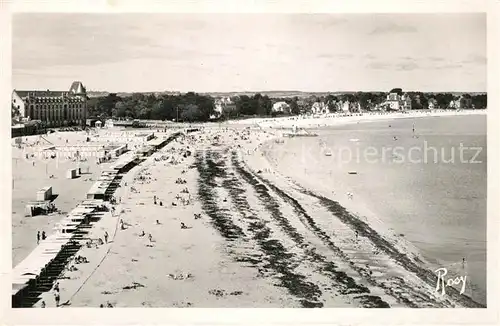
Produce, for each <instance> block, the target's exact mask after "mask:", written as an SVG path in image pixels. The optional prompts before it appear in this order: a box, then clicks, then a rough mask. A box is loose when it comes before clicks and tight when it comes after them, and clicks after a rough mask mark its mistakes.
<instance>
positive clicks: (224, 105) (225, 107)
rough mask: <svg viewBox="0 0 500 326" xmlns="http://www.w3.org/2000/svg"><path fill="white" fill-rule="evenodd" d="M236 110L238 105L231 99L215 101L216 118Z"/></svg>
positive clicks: (223, 98)
mask: <svg viewBox="0 0 500 326" xmlns="http://www.w3.org/2000/svg"><path fill="white" fill-rule="evenodd" d="M234 110H236V104H235V103H234V102H233V100H231V98H230V97H222V98H219V99H216V100H215V103H214V111H215V117H220V116H221V115H222V114H224V113H229V112H231V111H234Z"/></svg>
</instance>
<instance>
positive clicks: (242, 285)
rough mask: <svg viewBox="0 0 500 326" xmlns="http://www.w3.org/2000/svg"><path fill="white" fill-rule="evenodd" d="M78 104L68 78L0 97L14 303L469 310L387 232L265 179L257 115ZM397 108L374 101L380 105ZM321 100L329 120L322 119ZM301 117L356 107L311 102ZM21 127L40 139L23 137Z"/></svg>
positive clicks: (265, 122)
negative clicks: (8, 102)
mask: <svg viewBox="0 0 500 326" xmlns="http://www.w3.org/2000/svg"><path fill="white" fill-rule="evenodd" d="M88 101H89V98H88V96H87V95H86V89H85V87H84V86H83V84H82V83H81V82H74V83H73V84H72V85H71V87H70V89H69V91H68V92H65V91H63V92H52V91H47V92H43V91H14V92H13V106H17V107H16V108H17V110H18V112H19V116H18V117H17V120H18V123H20V124H21V125H22V127H18V128H17V129H19V130H21V129H22V130H21V131H16V132H17V133H15V132H14V128H13V135H12V136H13V138H12V155H13V179H12V192H13V229H14V231H15V232H14V234H15V236H13V272H12V274H13V279H12V306H13V307H40V308H46V307H47V308H48V307H71V306H78V307H79V306H89V307H101V308H111V307H140V306H143V307H228V306H229V307H237V306H253V307H255V306H262V307H283V306H286V307H328V306H346V307H347V306H351V307H462V306H465V307H470V306H477V305H478V304H477V303H475V302H474V301H472V300H469V299H468V298H467V297H464V296H461V295H460V294H459V292H458V291H457V290H455V289H450V290H448V293H449V295H448V296H447V297H439V296H434V295H432V294H431V293H433V289H434V287H435V275H433V274H432V273H431V272H429V271H428V270H426V269H424V268H423V267H422V266H421V265H420V264H419V263H418V262H419V259H421V258H419V256H418V253H416V252H414V251H412V248H410V247H408V245H407V244H406V243H405V242H404V241H403V240H402V239H401V238H398V237H397V236H396V235H394V234H390V233H387V232H385V231H383V230H382V229H377V227H376V225H370V224H368V223H365V222H362V221H361V220H358V219H357V218H356V217H355V216H354V215H352V214H350V213H348V212H347V211H345V210H343V208H342V207H341V206H340V205H339V203H338V202H336V201H333V200H330V199H328V198H327V197H325V196H324V195H320V194H314V193H311V192H308V191H307V190H306V189H303V188H301V187H299V186H297V185H295V184H293V183H291V182H290V181H289V180H288V179H287V178H285V177H284V176H282V175H281V174H280V173H278V172H277V170H276V169H274V168H273V165H272V164H270V162H269V161H267V160H266V159H265V148H266V146H280V144H282V143H283V136H284V132H283V130H281V129H280V128H275V127H274V126H273V125H272V124H271V123H270V121H271V120H272V118H271V120H269V119H262V120H261V122H258V121H257V122H256V121H254V120H248V121H245V120H240V121H238V122H234V123H232V122H230V121H229V122H225V123H201V122H184V123H181V122H171V121H150V122H148V121H146V122H144V121H141V124H134V122H136V121H133V122H130V121H123V120H120V119H112V118H107V119H102V118H98V117H91V116H89V112H88V106H87V105H88ZM214 103H215V111H216V112H219V113H220V112H224V111H225V110H230V109H232V108H234V107H235V104H234V102H233V100H232V99H231V98H219V99H216V100H215V102H214ZM411 103H412V101H411V98H410V97H409V96H408V95H406V94H399V93H389V94H388V95H387V97H386V100H384V101H383V103H382V104H380V108H382V107H383V108H384V111H385V110H393V111H397V112H398V113H400V114H403V113H402V112H406V111H409V110H411V109H412V106H411V105H412V104H411ZM430 103H431V104H432V102H430ZM451 105H452V103H450V106H451ZM332 106H334V107H335V108H336V109H335V111H336V112H341V113H342V114H337V115H334V116H330V117H328V115H331V114H332V113H331V110H332V109H331V107H332ZM470 107H471V102H470V99H467V98H465V97H459V98H458V99H456V100H454V101H453V108H454V109H465V108H470ZM289 110H290V105H289V104H288V103H287V102H285V101H276V102H275V103H273V104H272V111H273V112H282V113H285V114H286V113H289ZM310 112H311V113H312V115H313V116H314V115H324V116H326V118H331V119H330V120H329V121H336V120H335V119H337V118H338V119H343V118H346V119H350V118H352V119H358V118H359V117H360V114H361V109H360V104H359V103H358V102H349V101H340V102H328V103H325V102H324V101H315V102H313V103H312V105H311V107H310ZM344 113H345V114H344ZM347 113H348V114H347ZM372 114H373V113H372ZM383 115H384V114H380V116H383ZM285 119H288V118H286V117H285ZM304 119H305V118H304ZM332 119H333V120H332ZM36 120H41V121H44V122H45V127H44V129H43V132H41V131H42V130H40V129H36V128H35V129H31V130H29V129H28V128H30V126H33V121H36ZM272 121H275V122H276V121H282V120H272ZM283 121H284V120H283ZM288 121H291V122H290V123H289V126H290V127H292V125H291V124H295V123H296V121H295V120H289V119H288ZM304 121H306V120H304ZM282 125H283V124H282ZM139 127H140V128H139ZM293 128H294V129H293V130H296V128H295V127H293ZM264 144H267V145H264ZM349 202H354V199H353V195H352V194H350V193H349V194H348V196H347V203H349ZM348 205H349V204H348ZM348 205H347V207H349V206H348ZM312 216H314V218H313V217H312ZM26 221H29V222H26ZM24 224H29V227H26V226H24ZM331 230H335V231H334V232H335V234H336V236H335V240H333V236H332V235H331ZM360 253H361V254H360ZM402 253H405V254H402ZM372 256H374V257H376V259H375V260H373V259H372V258H371V257H372ZM333 262H335V263H333ZM388 275H389V276H388ZM403 275H404V281H403Z"/></svg>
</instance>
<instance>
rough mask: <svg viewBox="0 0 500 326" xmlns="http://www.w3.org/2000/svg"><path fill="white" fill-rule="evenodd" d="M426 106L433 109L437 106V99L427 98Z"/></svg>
mask: <svg viewBox="0 0 500 326" xmlns="http://www.w3.org/2000/svg"><path fill="white" fill-rule="evenodd" d="M428 103H429V104H428V108H429V110H435V109H437V108H438V105H437V101H436V99H434V98H431V99H429V101H428Z"/></svg>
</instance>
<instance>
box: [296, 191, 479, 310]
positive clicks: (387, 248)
mask: <svg viewBox="0 0 500 326" xmlns="http://www.w3.org/2000/svg"><path fill="white" fill-rule="evenodd" d="M300 191H301V192H302V193H304V194H306V195H309V196H312V197H315V198H317V199H319V201H320V203H321V205H323V206H324V207H325V208H327V209H328V210H329V211H330V212H331V213H332V214H333V215H335V216H336V217H337V218H339V219H340V220H341V221H342V222H343V223H344V224H346V225H349V226H350V227H351V228H353V229H354V230H356V231H358V233H359V234H360V235H361V236H364V237H367V238H368V239H370V240H371V241H372V243H373V244H374V245H375V246H376V247H377V248H379V249H380V250H382V251H383V252H385V253H386V254H387V255H388V256H389V257H391V258H392V259H394V260H395V261H396V262H398V263H399V264H400V265H402V266H403V267H404V268H405V269H406V270H408V271H410V272H413V273H415V274H416V275H417V276H418V277H419V278H420V279H421V280H423V281H424V282H426V283H427V284H428V285H430V286H433V287H434V286H436V282H437V277H436V275H434V273H432V272H431V271H429V270H427V269H425V268H422V267H420V266H418V265H417V264H415V263H414V262H413V261H412V260H411V259H410V258H408V257H407V256H406V255H405V254H403V253H401V252H399V251H398V250H397V249H396V248H394V247H393V246H392V245H391V244H390V242H388V241H387V240H386V239H384V238H383V237H382V236H380V235H379V234H378V233H377V232H376V231H375V230H373V229H372V228H371V227H370V226H369V225H368V224H367V223H365V222H363V221H361V220H359V219H358V218H356V217H355V216H354V215H352V214H351V213H349V212H348V211H347V210H346V209H345V208H344V207H343V206H341V205H340V204H339V203H338V202H336V201H334V200H331V199H328V198H326V197H323V196H321V195H317V194H315V193H313V192H312V191H309V190H306V189H303V188H301V190H300ZM448 290H449V291H448ZM447 293H449V295H450V296H451V297H452V298H453V299H455V300H456V301H457V302H460V303H461V304H463V305H465V306H468V307H473V308H485V306H484V305H482V304H480V303H477V302H475V301H473V300H472V299H471V298H469V297H468V296H466V295H461V294H460V293H459V292H458V291H457V290H455V289H454V288H451V289H447ZM429 298H430V297H429ZM436 303H438V302H437V301H436Z"/></svg>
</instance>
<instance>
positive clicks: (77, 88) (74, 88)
mask: <svg viewBox="0 0 500 326" xmlns="http://www.w3.org/2000/svg"><path fill="white" fill-rule="evenodd" d="M69 92H70V93H73V94H85V93H86V92H87V90H86V89H85V87H84V86H83V84H82V82H80V81H74V82H73V83H72V84H71V87H70V88H69Z"/></svg>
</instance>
